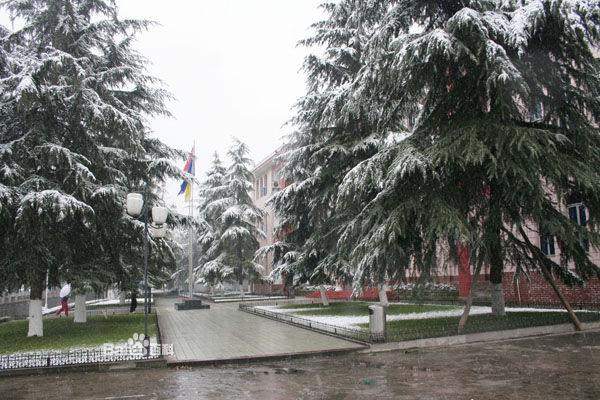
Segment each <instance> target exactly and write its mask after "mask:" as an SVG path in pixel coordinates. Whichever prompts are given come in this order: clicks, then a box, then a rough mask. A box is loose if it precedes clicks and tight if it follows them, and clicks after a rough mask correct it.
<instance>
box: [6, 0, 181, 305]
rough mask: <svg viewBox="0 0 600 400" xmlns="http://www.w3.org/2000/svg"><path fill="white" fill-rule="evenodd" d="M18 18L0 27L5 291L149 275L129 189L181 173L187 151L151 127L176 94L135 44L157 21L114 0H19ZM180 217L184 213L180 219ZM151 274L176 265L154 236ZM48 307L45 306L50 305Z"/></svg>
mask: <svg viewBox="0 0 600 400" xmlns="http://www.w3.org/2000/svg"><path fill="white" fill-rule="evenodd" d="M2 9H3V10H4V11H5V12H9V13H10V15H11V16H12V17H13V18H15V19H16V20H17V24H16V26H17V27H18V29H16V30H15V31H14V32H11V31H9V30H7V29H5V28H1V27H0V219H2V224H1V227H0V246H1V249H0V251H1V252H2V255H3V256H2V258H1V259H0V290H2V289H12V288H16V287H20V286H21V285H26V286H28V287H30V288H31V299H32V300H39V299H41V298H42V292H43V289H44V287H45V280H46V274H47V273H48V274H49V283H50V285H51V286H56V285H57V284H59V283H60V282H62V281H65V280H67V281H69V282H71V283H72V284H73V286H74V289H75V290H80V291H81V290H85V289H96V290H99V289H101V288H105V287H106V286H107V285H108V284H118V285H120V287H121V289H123V290H134V289H135V288H136V287H137V285H138V283H139V281H140V278H141V273H142V268H143V266H142V265H141V261H140V260H142V259H143V258H142V247H143V246H142V238H143V223H142V222H140V221H135V220H133V219H131V218H130V217H128V216H127V215H126V213H125V210H124V199H125V196H126V194H127V193H128V192H131V191H140V192H141V191H144V189H145V187H146V183H148V184H149V190H148V200H149V203H150V204H157V203H159V202H160V200H159V199H158V198H157V196H156V195H155V189H156V188H157V187H158V186H159V185H161V184H162V183H164V182H165V181H166V179H167V178H170V177H176V176H179V174H180V173H179V171H178V169H177V167H176V166H175V165H174V164H172V162H171V161H170V160H172V159H173V158H175V157H180V156H181V154H180V153H178V152H176V151H174V150H173V149H171V148H169V147H168V146H166V145H165V144H163V143H162V142H160V141H159V140H157V139H154V138H152V137H151V136H150V133H149V131H148V123H147V119H146V118H147V117H149V116H156V115H169V113H168V111H167V109H166V108H165V103H164V102H165V100H166V99H168V98H169V97H170V95H169V93H167V92H166V91H165V90H164V89H162V88H161V83H160V81H159V80H158V79H156V78H154V77H152V76H150V75H148V73H147V72H146V70H145V65H146V63H147V61H146V59H145V58H144V57H143V56H141V55H140V54H138V53H137V52H136V51H135V50H134V49H133V48H132V44H133V41H134V39H135V36H136V35H137V34H138V33H140V32H142V31H144V30H146V29H147V28H148V27H149V26H150V25H151V23H150V22H148V21H141V20H120V19H119V18H118V16H117V9H116V6H115V3H114V1H111V0H106V1H104V0H44V1H42V0H18V1H17V0H14V1H13V0H8V1H4V2H2ZM170 222H173V221H172V220H171V221H170ZM150 245H151V249H150V254H151V260H150V265H151V279H152V280H154V282H155V283H159V282H162V281H164V280H165V279H167V278H168V277H169V275H170V274H169V273H167V271H164V268H165V267H169V268H171V267H172V266H173V253H172V250H171V248H170V246H169V244H168V242H167V241H164V240H151V243H150ZM40 312H41V311H40Z"/></svg>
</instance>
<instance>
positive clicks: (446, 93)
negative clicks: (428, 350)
mask: <svg viewBox="0 0 600 400" xmlns="http://www.w3.org/2000/svg"><path fill="white" fill-rule="evenodd" d="M599 23H600V8H599V7H598V3H597V1H586V0H583V1H566V0H565V1H560V0H559V1H554V0H552V1H551V0H548V1H545V0H535V1H534V0H531V1H480V0H473V1H439V2H431V1H412V0H411V1H409V0H399V1H389V2H388V12H387V14H386V16H385V17H384V18H383V20H382V23H381V28H380V29H379V30H378V32H376V33H375V34H374V35H373V38H372V43H375V44H376V46H375V47H373V48H372V49H371V50H372V54H371V60H372V62H373V63H374V65H378V66H379V67H380V69H379V70H377V71H375V72H373V70H372V69H371V70H369V69H364V70H363V71H364V72H365V73H367V74H371V79H372V80H373V82H375V83H376V84H375V85H373V87H372V92H371V93H370V94H369V96H370V97H371V101H377V100H378V99H381V98H385V99H387V102H388V104H389V106H388V107H385V108H383V109H382V114H381V119H380V120H379V122H380V123H379V125H378V126H379V127H380V128H381V129H390V130H391V129H393V128H392V127H390V128H387V127H386V124H387V123H388V121H399V120H404V119H406V118H415V119H416V126H415V128H414V130H413V132H412V135H411V136H410V137H409V138H407V139H405V140H404V141H401V142H400V143H398V144H396V145H393V146H390V147H389V148H387V149H386V150H385V151H384V152H381V153H380V154H377V155H376V156H375V157H373V158H372V159H371V160H368V161H367V162H365V163H363V164H362V165H361V166H360V167H359V168H357V169H356V170H355V171H354V172H353V174H352V175H350V176H348V177H347V180H346V182H345V184H344V185H343V192H344V193H345V194H346V195H345V200H346V202H347V203H348V204H355V202H354V200H353V197H354V196H355V195H356V194H357V193H360V191H359V190H360V189H361V188H364V186H365V185H364V182H362V181H361V179H360V177H361V176H378V178H377V179H376V184H373V185H371V187H375V188H377V191H378V194H377V196H376V197H375V199H374V201H372V202H370V203H369V204H368V205H367V206H366V207H364V209H363V211H362V212H361V213H360V214H359V215H358V216H357V218H356V219H355V220H354V221H353V222H352V223H350V224H349V228H350V229H349V230H348V231H347V232H346V233H347V237H346V238H347V239H350V238H353V239H354V240H356V239H357V238H358V239H359V240H361V241H362V242H363V243H364V246H362V249H361V250H360V251H359V252H358V253H357V254H355V256H357V257H358V258H360V259H364V258H366V257H368V255H369V254H371V253H374V252H377V251H378V250H379V249H381V248H384V247H385V246H388V242H389V239H388V237H386V235H385V234H383V235H380V236H379V237H378V236H377V235H376V232H378V231H381V232H382V233H383V232H385V229H386V228H385V226H386V224H390V223H393V224H396V225H399V226H400V228H399V229H398V232H399V233H400V236H399V237H400V238H402V240H406V241H407V244H409V245H414V244H418V243H417V242H416V241H415V240H414V239H415V238H419V241H420V242H421V243H422V244H423V246H422V248H424V249H427V248H428V249H430V251H429V252H430V253H431V254H435V253H434V249H435V245H434V244H435V243H439V241H440V240H445V239H450V240H463V241H466V242H469V243H471V244H473V245H474V246H475V247H476V248H477V249H478V250H479V251H477V255H476V256H475V257H472V258H471V259H472V261H473V262H476V263H477V264H479V261H480V260H489V265H490V281H491V283H492V285H493V286H494V291H495V293H496V295H495V296H494V303H495V304H494V307H493V308H494V310H495V313H496V314H497V315H502V314H503V313H504V310H503V301H502V296H501V294H502V292H501V286H500V285H501V282H502V274H503V272H504V264H505V262H506V261H510V262H511V263H512V264H513V265H515V266H516V268H517V273H524V274H528V273H529V272H530V271H541V273H542V274H543V276H544V277H545V278H546V279H547V280H548V281H549V283H550V284H551V286H552V287H553V288H554V290H555V291H556V292H557V294H558V295H559V297H560V298H561V300H562V301H563V304H564V305H565V307H566V308H567V309H568V310H569V311H570V315H571V318H572V320H573V322H574V324H575V325H576V327H577V328H578V329H580V328H581V327H580V325H579V322H578V320H577V318H576V316H575V314H574V313H573V312H572V310H571V309H570V306H569V304H568V302H566V300H565V299H564V297H563V296H562V295H561V294H560V291H559V290H558V288H557V286H556V285H555V283H554V278H553V275H554V276H558V277H560V278H561V279H562V281H563V282H565V283H567V284H576V283H581V282H583V280H585V279H588V278H590V277H592V276H597V275H598V273H599V272H600V270H599V268H598V266H596V265H594V264H593V263H592V262H591V260H590V258H589V253H588V252H587V247H588V246H590V245H591V246H595V247H597V246H598V245H599V244H600V240H599V239H600V237H599V235H598V215H597V213H595V211H594V210H597V209H598V207H599V206H600V203H599V200H600V185H599V183H600V172H599V171H598V169H597V168H596V166H597V165H598V163H599V162H600V158H599V157H600V151H599V150H600V135H599V134H598V133H599V131H598V121H599V120H600V103H599V102H598V93H600V73H599V63H598V60H596V59H594V56H593V52H592V51H593V48H598V46H599V45H600V43H599V39H600V30H599V29H598V27H599ZM365 79H366V78H365ZM415 104H417V105H420V111H419V112H418V113H414V105H415ZM573 202H575V203H573ZM568 203H571V204H572V206H571V207H570V208H571V210H570V211H571V212H572V213H571V214H572V215H569V214H567V213H566V210H565V208H566V206H567V204H568ZM587 210H590V211H591V212H589V213H588V212H587ZM575 211H577V212H579V217H578V216H577V215H575ZM582 225H586V226H582ZM365 227H367V228H366V229H365ZM415 227H416V232H414V233H415V235H413V234H412V233H411V229H413V230H414V229H415ZM531 231H538V232H539V233H540V234H541V235H542V236H544V237H547V238H550V239H551V240H553V241H554V240H555V238H556V239H558V243H559V247H560V252H561V260H560V262H558V263H556V262H554V261H553V260H552V259H551V258H549V257H546V256H545V255H544V253H543V252H542V250H541V249H540V247H539V244H537V243H532V242H531V240H530V238H529V235H528V232H531ZM384 239H385V240H384ZM394 239H395V240H396V239H397V237H394ZM405 248H407V249H411V248H414V247H411V246H409V247H405ZM571 267H573V268H574V270H573V269H571Z"/></svg>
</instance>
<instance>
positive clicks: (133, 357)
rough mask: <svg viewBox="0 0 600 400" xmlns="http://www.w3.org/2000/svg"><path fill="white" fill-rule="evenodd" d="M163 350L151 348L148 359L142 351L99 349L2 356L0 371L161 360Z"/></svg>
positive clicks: (159, 347) (156, 347) (157, 347)
mask: <svg viewBox="0 0 600 400" xmlns="http://www.w3.org/2000/svg"><path fill="white" fill-rule="evenodd" d="M161 350H162V346H160V345H159V346H155V347H151V351H150V355H149V356H148V357H145V356H144V354H143V353H142V352H141V350H140V351H124V352H123V351H107V350H106V349H98V348H95V349H77V350H70V351H45V352H33V353H24V354H10V355H0V370H6V369H21V368H42V367H57V366H69V365H83V364H96V363H113V362H122V361H137V360H147V359H159V358H161V357H162V354H161V353H162V351H161Z"/></svg>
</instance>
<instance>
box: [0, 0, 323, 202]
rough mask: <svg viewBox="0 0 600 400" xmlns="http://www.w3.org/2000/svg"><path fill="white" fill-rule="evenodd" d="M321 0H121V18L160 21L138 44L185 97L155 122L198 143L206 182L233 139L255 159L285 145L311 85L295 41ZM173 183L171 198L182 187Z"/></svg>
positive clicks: (184, 145)
mask: <svg viewBox="0 0 600 400" xmlns="http://www.w3.org/2000/svg"><path fill="white" fill-rule="evenodd" d="M321 2H322V0H193V1H192V0H169V1H167V0H117V4H118V7H119V11H120V12H119V16H120V18H135V19H149V20H153V21H156V22H158V23H159V24H160V25H158V26H154V27H153V28H151V29H150V31H148V32H146V33H144V34H142V35H141V36H139V38H138V43H137V47H138V50H139V51H140V52H141V53H142V54H143V55H145V56H146V57H147V58H149V60H150V61H151V62H152V65H150V66H149V69H150V72H151V73H152V74H153V75H155V76H156V77H158V78H160V79H162V80H163V81H164V82H165V85H166V87H167V89H169V90H170V91H171V92H172V94H173V95H174V96H175V98H176V100H175V101H173V102H170V103H169V109H170V110H171V112H172V113H173V115H174V118H170V119H167V118H161V119H156V120H153V121H152V125H151V127H152V129H153V130H154V132H155V134H156V135H157V136H158V137H159V138H161V139H162V140H163V141H164V142H166V143H167V144H169V145H171V146H173V147H176V148H179V149H182V150H185V151H189V150H190V149H191V147H192V144H193V142H194V140H196V156H197V166H196V175H197V176H198V177H199V178H201V179H202V176H203V174H204V173H205V172H206V170H207V168H208V165H209V163H210V160H211V159H212V153H214V152H215V151H218V152H219V154H221V156H222V158H223V159H225V153H226V151H227V148H228V147H229V144H230V142H231V137H232V136H237V137H238V138H239V139H241V140H242V141H244V142H245V143H246V144H248V146H249V147H250V150H251V157H252V159H253V160H254V161H255V162H256V163H258V162H260V161H261V160H262V159H264V158H265V157H266V156H268V155H269V154H271V153H272V152H273V151H274V150H275V149H276V148H277V147H278V146H279V145H280V144H281V138H282V137H283V136H284V135H285V134H286V133H288V131H289V129H290V128H288V127H283V125H284V124H285V122H287V121H288V120H289V118H290V117H291V116H292V111H291V107H292V106H293V104H294V103H295V101H296V100H297V99H298V97H300V96H301V95H302V94H303V92H304V89H305V78H304V74H303V73H302V72H301V71H300V68H301V67H302V62H303V59H304V56H305V55H306V54H307V52H308V50H307V49H305V48H301V47H297V46H296V44H297V42H298V41H299V40H300V39H303V38H305V37H307V36H308V35H309V33H310V31H309V26H310V25H311V24H312V23H314V22H316V21H317V20H319V19H320V18H321V16H322V12H321V10H320V9H319V8H318V5H319V4H320V3H321ZM2 13H3V14H4V11H2ZM0 23H2V24H4V25H8V26H10V23H9V19H8V15H6V14H4V15H2V14H0ZM181 167H183V162H181ZM166 189H167V193H165V200H167V201H168V202H169V203H170V202H171V200H172V199H175V195H176V194H177V190H178V183H177V182H173V183H172V184H170V185H168V187H167V188H166ZM177 203H178V204H179V205H181V202H180V201H177Z"/></svg>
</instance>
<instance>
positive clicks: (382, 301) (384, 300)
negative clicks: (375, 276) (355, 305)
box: [379, 283, 390, 307]
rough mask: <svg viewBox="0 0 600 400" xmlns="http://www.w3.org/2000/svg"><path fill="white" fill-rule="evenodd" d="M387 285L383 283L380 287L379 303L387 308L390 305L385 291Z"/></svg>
mask: <svg viewBox="0 0 600 400" xmlns="http://www.w3.org/2000/svg"><path fill="white" fill-rule="evenodd" d="M385 289H386V287H385V283H381V284H380V285H379V303H380V304H381V305H382V306H383V307H387V306H388V305H389V304H390V303H389V302H388V298H387V293H386V291H385Z"/></svg>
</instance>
